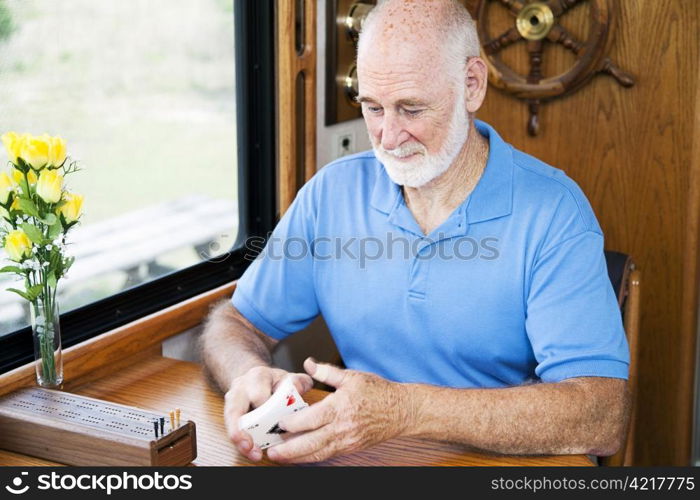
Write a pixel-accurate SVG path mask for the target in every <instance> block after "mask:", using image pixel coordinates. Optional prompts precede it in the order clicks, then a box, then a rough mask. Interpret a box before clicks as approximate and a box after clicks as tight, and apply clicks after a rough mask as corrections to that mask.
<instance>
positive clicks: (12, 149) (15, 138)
mask: <svg viewBox="0 0 700 500" xmlns="http://www.w3.org/2000/svg"><path fill="white" fill-rule="evenodd" d="M24 136H25V135H24V134H22V135H20V134H18V133H16V132H8V133H6V134H3V135H2V137H0V140H2V144H3V146H5V149H6V150H7V156H8V157H9V158H10V161H11V162H12V163H17V157H18V156H19V155H20V152H21V148H22V141H23V140H24Z"/></svg>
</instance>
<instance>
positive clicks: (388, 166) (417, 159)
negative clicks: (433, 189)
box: [370, 92, 469, 188]
mask: <svg viewBox="0 0 700 500" xmlns="http://www.w3.org/2000/svg"><path fill="white" fill-rule="evenodd" d="M459 97H460V98H459V99H457V106H456V107H455V111H454V113H452V119H451V120H450V124H449V125H448V129H447V137H446V138H445V143H444V144H443V146H442V147H441V148H440V150H439V151H438V152H437V153H434V154H430V153H428V151H427V149H426V148H425V146H423V144H421V143H419V142H413V143H409V144H407V145H405V146H399V147H398V148H396V149H392V150H391V151H388V150H386V149H384V148H383V147H382V145H381V144H378V143H376V142H375V140H374V138H373V137H372V136H371V135H370V142H371V143H372V148H373V149H374V154H375V156H376V157H377V158H378V159H379V161H380V162H381V163H382V164H383V165H384V168H385V170H386V173H387V174H388V175H389V178H390V179H391V180H392V181H393V182H395V183H396V184H398V185H400V186H407V187H411V188H419V187H421V186H423V185H425V184H427V183H428V182H430V181H432V180H433V179H435V178H437V177H439V176H440V175H442V174H443V173H444V172H445V171H446V170H447V169H448V168H450V166H451V165H452V162H454V161H455V159H456V158H457V155H459V152H460V151H461V150H462V147H464V144H465V143H466V142H467V138H468V137H469V117H468V116H467V110H466V108H465V103H464V93H463V92H462V95H461V96H459ZM413 153H418V154H417V155H415V156H414V157H413V158H411V159H409V160H400V159H399V158H404V157H406V156H409V155H411V154H413Z"/></svg>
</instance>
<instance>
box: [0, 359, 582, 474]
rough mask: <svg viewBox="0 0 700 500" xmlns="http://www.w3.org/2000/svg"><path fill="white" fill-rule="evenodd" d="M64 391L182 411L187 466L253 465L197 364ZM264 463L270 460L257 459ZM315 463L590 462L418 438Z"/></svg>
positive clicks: (145, 369) (314, 396)
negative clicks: (192, 433) (193, 439)
mask: <svg viewBox="0 0 700 500" xmlns="http://www.w3.org/2000/svg"><path fill="white" fill-rule="evenodd" d="M69 389H70V392H74V393H77V394H82V395H85V396H90V397H94V398H99V399H104V400H107V401H112V402H115V403H121V404H125V405H132V406H137V407H139V408H143V409H146V410H153V411H158V412H161V413H164V414H167V412H168V411H170V410H173V409H175V408H180V409H181V410H182V418H183V419H184V420H192V421H194V422H195V423H196V424H197V445H198V456H197V459H196V460H195V461H194V462H193V464H192V465H199V466H206V465H254V464H253V463H252V462H250V461H248V460H247V459H246V458H245V457H243V456H242V455H240V454H239V453H238V452H237V451H236V449H235V447H234V446H233V445H232V444H231V443H230V442H229V441H228V439H227V438H226V434H225V432H224V422H223V417H222V415H223V406H224V404H223V398H222V396H221V394H219V393H218V392H217V391H216V390H215V389H214V388H213V387H212V386H211V385H210V384H209V383H208V381H207V379H206V377H205V376H204V374H203V373H202V369H201V367H200V366H199V365H197V364H194V363H188V362H184V361H178V360H174V359H168V358H163V357H160V356H157V355H153V356H149V357H147V358H145V359H143V360H140V361H139V362H138V363H134V364H133V365H131V366H128V367H126V368H124V369H122V370H120V371H116V372H113V373H110V374H107V375H105V376H103V377H102V378H100V379H98V380H95V381H91V382H87V383H84V384H82V385H78V386H76V387H70V388H69ZM324 395H325V393H323V392H322V391H318V390H315V389H314V390H312V391H311V392H310V393H307V394H306V395H305V396H304V399H306V400H307V401H308V402H309V403H313V402H316V401H318V400H320V399H322V398H323V397H324ZM262 464H264V465H273V464H272V463H271V462H269V461H263V462H262ZM0 465H15V466H25V465H60V464H57V463H55V462H49V461H46V460H42V459H38V458H34V457H28V456H24V455H20V454H17V453H12V452H7V451H3V450H0ZM320 465H410V466H417V465H427V466H438V465H448V466H449V465H452V466H454V465H470V466H474V465H511V466H512V465H533V466H566V465H573V466H591V465H593V464H592V463H591V461H590V460H589V459H588V458H587V457H585V456H582V455H576V456H535V457H522V456H517V457H516V456H495V455H486V454H482V453H476V452H473V451H470V450H468V449H466V448H464V447H462V446H458V445H452V444H447V443H441V442H435V441H426V440H421V439H408V438H401V439H394V440H391V441H387V442H386V443H383V444H381V445H378V446H375V447H373V448H370V449H369V450H365V451H362V452H356V453H353V454H350V455H346V456H343V457H338V458H334V459H332V460H328V461H326V462H323V463H322V464H320Z"/></svg>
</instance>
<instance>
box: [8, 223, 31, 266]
mask: <svg viewBox="0 0 700 500" xmlns="http://www.w3.org/2000/svg"><path fill="white" fill-rule="evenodd" d="M5 252H7V255H8V256H9V257H10V259H11V260H14V261H15V262H20V261H21V260H22V258H23V257H29V256H30V255H31V254H32V242H31V240H30V239H29V236H27V235H26V234H25V233H24V231H22V230H21V229H16V230H14V231H10V232H9V233H7V237H5Z"/></svg>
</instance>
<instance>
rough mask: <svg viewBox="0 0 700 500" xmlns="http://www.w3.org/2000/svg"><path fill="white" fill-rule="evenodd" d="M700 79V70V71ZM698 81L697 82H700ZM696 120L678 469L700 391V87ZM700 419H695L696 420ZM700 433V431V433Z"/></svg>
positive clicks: (688, 445)
mask: <svg viewBox="0 0 700 500" xmlns="http://www.w3.org/2000/svg"><path fill="white" fill-rule="evenodd" d="M698 78H700V69H699V70H698ZM698 78H696V79H695V81H696V82H700V79H698ZM694 106H695V113H694V115H695V120H694V123H693V128H692V130H693V135H692V137H693V142H692V151H691V153H690V172H689V177H690V178H689V180H688V195H687V196H688V198H687V199H688V205H687V213H686V223H685V227H684V230H683V234H684V236H685V241H684V242H683V276H684V279H683V288H682V296H681V300H682V306H681V330H682V338H684V339H687V344H684V345H679V346H678V348H679V350H680V359H681V367H680V371H679V372H680V373H681V374H682V377H681V379H680V380H679V386H678V391H677V393H676V394H677V398H678V399H677V407H678V409H679V411H678V415H677V416H676V418H678V419H679V428H678V435H677V437H676V439H677V442H678V443H679V446H677V447H676V449H675V457H674V464H675V465H691V460H692V456H693V449H692V448H693V445H694V443H693V425H694V419H693V414H694V408H695V398H696V397H697V395H696V394H695V391H696V390H700V384H698V385H697V388H696V380H697V374H696V370H700V366H696V356H697V349H698V346H697V344H696V343H697V338H698V331H699V330H700V326H699V325H698V309H700V290H699V287H700V284H699V283H698V281H699V280H700V252H699V251H698V248H700V83H696V84H695V102H694ZM698 418H699V417H698V415H695V420H697V419H698ZM699 430H700V429H699Z"/></svg>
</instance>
